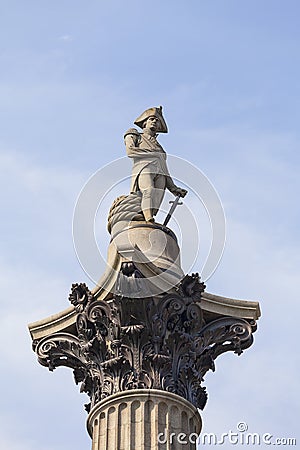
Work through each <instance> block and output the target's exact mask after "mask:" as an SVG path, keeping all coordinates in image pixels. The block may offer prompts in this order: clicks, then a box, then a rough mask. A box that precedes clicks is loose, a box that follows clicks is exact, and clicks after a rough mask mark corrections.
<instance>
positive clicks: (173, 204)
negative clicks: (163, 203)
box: [163, 195, 183, 227]
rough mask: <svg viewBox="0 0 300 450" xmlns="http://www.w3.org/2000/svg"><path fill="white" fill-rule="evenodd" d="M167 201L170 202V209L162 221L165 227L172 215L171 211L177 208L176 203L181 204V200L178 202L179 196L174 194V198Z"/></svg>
mask: <svg viewBox="0 0 300 450" xmlns="http://www.w3.org/2000/svg"><path fill="white" fill-rule="evenodd" d="M169 203H171V204H172V206H171V208H170V211H169V212H168V215H167V217H166V218H165V221H164V223H163V225H164V226H165V227H166V226H167V224H168V223H169V220H170V219H171V217H172V214H173V212H174V211H175V209H176V208H177V206H178V205H183V202H180V196H179V195H176V198H175V200H170V201H169Z"/></svg>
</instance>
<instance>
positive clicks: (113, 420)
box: [87, 389, 201, 450]
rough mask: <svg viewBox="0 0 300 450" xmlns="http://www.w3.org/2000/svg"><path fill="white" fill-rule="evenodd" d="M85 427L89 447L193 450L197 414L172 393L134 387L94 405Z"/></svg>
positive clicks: (198, 424)
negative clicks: (89, 439)
mask: <svg viewBox="0 0 300 450" xmlns="http://www.w3.org/2000/svg"><path fill="white" fill-rule="evenodd" d="M87 428H88V431H89V434H90V436H91V437H92V440H93V442H92V450H194V449H195V448H196V446H195V444H194V443H193V442H195V438H196V435H198V434H200V431H201V417H200V415H199V413H198V410H197V409H196V408H195V407H194V406H193V405H192V404H191V403H189V402H188V401H187V400H185V399H183V398H181V397H179V396H178V395H176V394H172V393H169V392H165V391H161V390H154V389H151V390H145V389H138V390H132V391H126V392H121V393H118V394H115V395H112V396H110V397H109V398H107V399H105V400H103V401H101V402H99V403H98V404H97V405H95V407H94V408H93V409H92V410H91V412H90V414H89V416H88V420H87ZM190 436H191V439H190Z"/></svg>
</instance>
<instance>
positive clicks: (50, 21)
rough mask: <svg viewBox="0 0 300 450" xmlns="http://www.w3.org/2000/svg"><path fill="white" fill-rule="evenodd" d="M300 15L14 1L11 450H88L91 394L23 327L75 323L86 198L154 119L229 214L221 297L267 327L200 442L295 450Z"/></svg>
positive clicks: (4, 331)
mask: <svg viewBox="0 0 300 450" xmlns="http://www.w3.org/2000/svg"><path fill="white" fill-rule="evenodd" d="M299 14H300V6H299V3H298V2H297V1H296V0H295V1H293V0H286V1H285V2H282V1H278V0H265V1H264V2H262V1H258V0H251V1H250V0H244V1H238V0H226V1H225V0H223V1H221V0H216V1H203V0H198V1H196V0H187V1H186V2H179V1H176V0H175V1H169V0H165V1H157V0H152V2H151V3H150V2H149V3H147V2H144V3H143V4H142V3H141V2H138V1H134V0H127V1H126V2H124V1H116V0H111V1H100V0H98V1H93V0H90V1H88V2H87V1H86V2H82V1H64V0H61V1H51V2H50V1H48V0H44V1H30V0H28V1H26V2H21V1H14V0H12V1H10V2H4V1H0V171H1V177H0V183H1V192H2V195H1V213H2V217H1V222H0V229H1V237H2V239H1V253H0V280H1V292H2V299H3V300H2V314H1V318H0V321H1V325H0V330H1V335H2V336H1V341H0V342H1V355H2V356H1V366H2V367H3V368H2V383H1V399H2V401H1V406H0V418H1V432H0V447H1V448H3V449H6V448H9V449H10V450H21V449H22V450H29V449H30V450H37V449H39V450H40V449H41V448H43V450H50V449H51V450H62V449H64V450H71V449H72V450H77V449H78V450H79V449H84V448H86V449H88V448H90V439H89V437H88V436H87V434H86V432H85V412H84V411H83V404H84V403H85V402H86V398H85V396H84V395H80V394H79V393H78V388H77V387H76V386H75V385H74V383H73V380H72V373H71V371H68V370H67V369H58V370H57V371H55V372H54V373H49V372H48V371H47V370H46V369H45V368H43V367H41V366H39V365H38V363H37V362H36V360H35V355H34V354H33V352H32V351H31V342H30V337H29V334H28V331H27V329H26V327H27V323H29V322H32V321H35V320H39V319H41V318H43V317H46V316H48V315H50V314H53V313H55V312H57V311H60V310H63V309H65V308H66V307H67V306H68V301H67V297H68V293H69V289H70V286H71V284H72V282H78V281H85V282H87V283H89V285H90V286H91V282H90V280H89V279H88V277H87V276H86V274H85V273H84V272H83V271H82V269H81V267H80V264H79V262H78V261H77V259H76V255H75V252H74V249H73V242H72V232H71V229H72V215H73V209H74V205H75V202H76V198H77V196H78V194H79V192H80V190H81V188H82V186H83V185H84V183H85V181H86V180H87V179H88V178H89V177H90V176H91V175H92V174H93V173H94V172H95V171H96V170H97V169H99V168H101V167H102V166H104V165H105V164H108V163H109V162H110V161H112V160H114V159H116V158H120V157H122V156H124V145H123V138H122V136H123V132H124V131H125V130H126V129H127V128H129V127H130V126H132V122H133V120H134V119H135V118H136V117H137V116H138V115H139V114H140V113H141V112H142V111H143V110H144V109H145V108H147V107H150V106H154V105H163V106H164V111H165V117H166V121H167V123H168V126H169V134H168V135H165V136H161V138H160V142H161V143H162V144H163V146H164V148H165V149H166V151H167V152H168V153H170V154H173V155H176V156H179V157H182V158H186V159H187V160H188V161H190V162H192V163H193V164H195V165H196V166H197V167H199V169H201V170H202V171H203V172H204V174H206V176H207V177H208V178H209V179H210V181H211V182H212V183H213V185H214V186H215V188H216V190H217V192H218V194H219V196H220V198H221V200H222V203H223V206H224V210H225V214H226V218H227V243H226V248H225V252H224V255H223V258H222V261H221V263H220V265H219V267H218V269H217V271H216V272H215V274H214V275H213V276H212V277H211V279H210V280H209V281H208V282H207V290H208V291H209V292H213V293H216V294H220V295H224V296H228V297H235V298H243V299H249V300H260V302H261V308H262V313H263V317H262V318H261V320H260V321H259V330H258V332H257V333H256V336H255V344H254V346H253V347H252V348H250V349H249V350H247V351H246V352H245V354H244V355H242V356H241V357H240V358H238V357H236V355H231V354H230V355H228V354H227V355H224V356H222V357H220V358H219V360H217V371H216V373H215V374H209V375H208V376H207V378H206V383H205V385H206V386H207V388H208V392H209V401H208V404H207V406H206V408H205V410H204V412H203V414H202V417H203V422H204V429H203V431H207V432H213V431H214V432H216V433H219V434H221V433H223V432H227V431H228V430H229V429H233V430H234V429H235V427H236V424H237V423H238V422H239V421H241V420H244V421H245V422H247V423H248V425H249V431H253V432H261V433H264V432H269V433H271V434H273V435H274V436H275V437H297V428H298V423H297V422H296V417H297V416H299V401H298V400H299V387H298V382H297V381H298V377H297V375H298V373H299V360H297V358H298V356H297V353H298V351H297V350H296V343H297V342H296V340H297V334H296V333H297V329H298V321H297V318H298V315H299V302H298V297H299V293H298V283H299V254H300V252H299V243H300V242H299V231H298V230H299V206H298V203H299V200H298V195H299V188H300V183H299V175H298V174H299V160H300V157H299V140H300V133H299V123H300V117H299V111H300V108H299V94H300V92H299V91H300V81H299V80H300V52H299V45H300V39H299V33H300V32H299ZM187 176H188V174H183V175H182V179H183V180H184V179H185V177H187ZM125 193H126V192H125ZM186 203H187V205H189V206H190V208H195V205H194V203H193V201H192V198H190V200H189V197H187V198H186ZM103 220H104V221H105V218H104V219H103ZM104 228H105V225H104V227H103V229H104ZM101 233H102V232H101ZM100 238H101V239H102V245H103V246H105V245H107V244H108V241H109V236H108V235H107V234H105V232H104V231H103V233H102V234H101V235H100ZM195 270H197V267H195ZM100 275H101V274H100V273H99V276H100ZM91 287H92V286H91ZM223 448H232V446H230V445H228V446H227V447H226V446H223Z"/></svg>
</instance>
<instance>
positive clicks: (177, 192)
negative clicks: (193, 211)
mask: <svg viewBox="0 0 300 450" xmlns="http://www.w3.org/2000/svg"><path fill="white" fill-rule="evenodd" d="M170 191H171V192H172V194H174V195H178V196H179V197H185V196H186V194H187V193H188V191H187V190H186V189H183V188H180V187H178V186H174V187H172V189H170Z"/></svg>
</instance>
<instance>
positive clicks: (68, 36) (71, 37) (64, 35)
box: [59, 34, 73, 42]
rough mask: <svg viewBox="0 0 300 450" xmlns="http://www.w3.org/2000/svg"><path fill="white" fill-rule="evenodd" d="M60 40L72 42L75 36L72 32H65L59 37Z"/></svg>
mask: <svg viewBox="0 0 300 450" xmlns="http://www.w3.org/2000/svg"><path fill="white" fill-rule="evenodd" d="M59 40H60V41H64V42H72V41H73V36H71V35H70V34H63V35H62V36H60V37H59Z"/></svg>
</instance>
